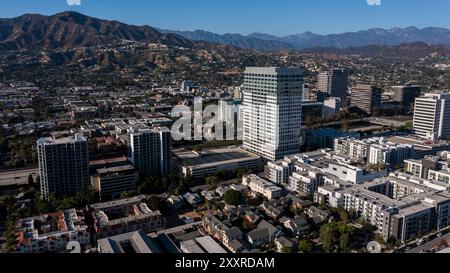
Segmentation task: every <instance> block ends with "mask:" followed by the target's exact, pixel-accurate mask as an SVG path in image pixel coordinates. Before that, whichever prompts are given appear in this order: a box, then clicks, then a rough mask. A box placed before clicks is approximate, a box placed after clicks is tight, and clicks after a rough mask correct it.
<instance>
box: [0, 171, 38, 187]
mask: <svg viewBox="0 0 450 273" xmlns="http://www.w3.org/2000/svg"><path fill="white" fill-rule="evenodd" d="M38 173H39V170H38V169H37V168H31V169H21V170H14V171H7V172H0V187H7V186H21V185H26V184H28V177H29V176H30V174H31V175H32V176H33V178H34V179H35V181H36V177H37V176H38Z"/></svg>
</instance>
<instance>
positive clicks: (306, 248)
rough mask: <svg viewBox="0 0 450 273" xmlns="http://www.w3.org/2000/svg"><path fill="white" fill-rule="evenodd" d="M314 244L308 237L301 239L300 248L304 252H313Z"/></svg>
mask: <svg viewBox="0 0 450 273" xmlns="http://www.w3.org/2000/svg"><path fill="white" fill-rule="evenodd" d="M313 248H314V245H313V244H312V242H311V241H310V240H308V239H304V240H301V241H300V242H298V250H299V251H301V252H303V253H311V252H312V251H313Z"/></svg>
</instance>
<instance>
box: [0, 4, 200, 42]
mask: <svg viewBox="0 0 450 273" xmlns="http://www.w3.org/2000/svg"><path fill="white" fill-rule="evenodd" d="M123 40H131V41H145V42H149V43H161V44H165V45H171V46H182V47H192V46H193V45H194V44H195V43H194V42H193V41H191V40H189V39H186V38H184V37H182V36H179V35H175V34H166V33H161V32H158V31H156V30H155V29H154V28H152V27H150V26H131V25H127V24H124V23H120V22H117V21H107V20H102V19H97V18H93V17H89V16H85V15H83V14H80V13H76V12H62V13H58V14H55V15H52V16H43V15H39V14H25V15H22V16H20V17H16V18H11V19H0V50H36V49H69V48H75V47H83V46H87V47H89V46H95V45H104V44H110V43H115V42H119V41H123Z"/></svg>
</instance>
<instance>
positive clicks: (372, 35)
mask: <svg viewBox="0 0 450 273" xmlns="http://www.w3.org/2000/svg"><path fill="white" fill-rule="evenodd" d="M158 30H159V31H161V32H163V33H173V34H178V35H181V36H183V37H185V38H188V39H190V40H196V41H200V40H201V41H206V42H213V43H221V44H226V45H231V46H236V47H241V48H247V49H255V50H262V51H280V50H304V49H309V48H314V47H325V48H338V49H345V48H350V47H362V46H368V45H400V44H403V43H415V42H424V43H428V44H433V45H440V44H442V45H450V30H449V29H445V28H436V27H428V28H423V29H419V28H417V27H407V28H392V29H381V28H375V29H369V30H364V31H358V32H347V33H342V34H330V35H319V34H315V33H312V32H304V33H301V34H296V35H289V36H284V37H277V36H273V35H269V34H263V33H253V34H250V35H247V36H244V35H240V34H224V35H220V34H216V33H212V32H208V31H203V30H196V31H172V30H164V29H158Z"/></svg>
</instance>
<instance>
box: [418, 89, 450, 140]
mask: <svg viewBox="0 0 450 273" xmlns="http://www.w3.org/2000/svg"><path fill="white" fill-rule="evenodd" d="M414 132H415V134H416V135H418V136H421V137H424V138H428V139H431V140H437V139H439V138H440V139H446V138H448V137H449V136H450V93H441V94H426V95H425V96H424V97H421V98H417V99H416V105H415V109H414Z"/></svg>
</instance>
